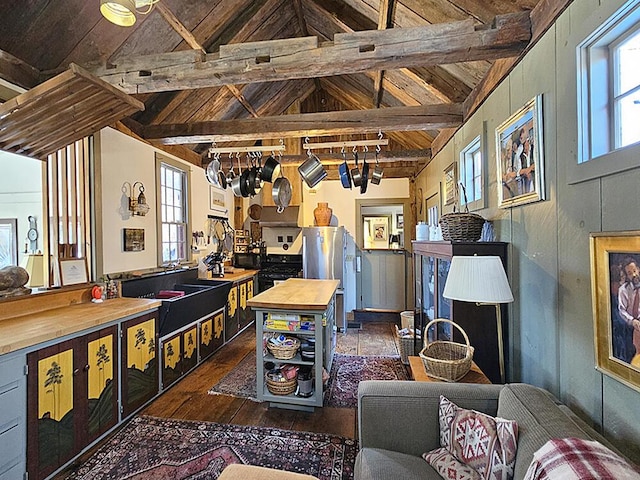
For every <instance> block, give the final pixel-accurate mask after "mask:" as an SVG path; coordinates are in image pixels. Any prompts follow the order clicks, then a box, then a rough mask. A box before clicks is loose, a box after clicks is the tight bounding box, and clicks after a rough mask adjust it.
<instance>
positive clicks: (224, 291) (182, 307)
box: [122, 269, 232, 337]
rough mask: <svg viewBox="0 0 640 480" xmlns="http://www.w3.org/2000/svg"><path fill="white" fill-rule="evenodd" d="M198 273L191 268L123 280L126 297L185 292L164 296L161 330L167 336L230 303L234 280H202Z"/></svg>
mask: <svg viewBox="0 0 640 480" xmlns="http://www.w3.org/2000/svg"><path fill="white" fill-rule="evenodd" d="M197 276H198V271H197V269H191V270H185V271H179V272H178V271H177V272H167V273H161V274H157V275H149V276H146V277H141V278H136V279H132V280H126V281H123V282H122V296H123V297H137V298H156V297H157V295H158V293H159V292H160V291H163V290H165V291H166V290H172V291H179V292H184V295H181V296H175V297H172V298H162V299H161V301H162V304H161V306H160V320H159V325H158V331H159V335H160V337H163V336H165V335H168V334H170V333H172V332H174V331H176V330H179V329H180V328H182V327H185V326H187V325H189V324H191V323H193V322H195V321H196V320H200V319H201V318H205V317H207V316H209V315H211V314H212V313H213V312H216V311H218V310H220V309H221V308H223V307H224V306H225V305H226V303H227V296H228V295H229V291H230V290H231V286H232V282H229V281H224V280H213V281H209V280H200V279H198V278H197ZM201 282H206V283H201Z"/></svg>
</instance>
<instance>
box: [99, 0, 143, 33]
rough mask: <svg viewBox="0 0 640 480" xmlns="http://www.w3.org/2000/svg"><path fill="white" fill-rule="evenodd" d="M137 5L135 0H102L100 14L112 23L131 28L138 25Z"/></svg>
mask: <svg viewBox="0 0 640 480" xmlns="http://www.w3.org/2000/svg"><path fill="white" fill-rule="evenodd" d="M135 11H136V4H135V2H134V1H133V0H100V13H102V16H103V17H104V18H106V19H107V20H109V21H110V22H111V23H115V24H116V25H120V26H121V27H130V26H131V25H133V24H134V23H136V14H135Z"/></svg>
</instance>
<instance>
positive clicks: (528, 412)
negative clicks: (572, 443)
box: [354, 380, 619, 480]
mask: <svg viewBox="0 0 640 480" xmlns="http://www.w3.org/2000/svg"><path fill="white" fill-rule="evenodd" d="M440 395H444V396H445V397H447V398H448V399H449V400H451V401H452V402H454V403H456V404H457V405H458V406H460V407H462V408H468V409H473V410H478V411H480V412H484V413H487V414H489V415H492V416H498V417H502V418H506V419H509V420H515V421H517V422H518V453H517V456H516V465H515V472H514V479H516V480H520V479H522V478H523V477H524V475H525V473H526V471H527V468H528V467H529V464H530V463H531V460H532V458H533V453H534V452H535V451H536V450H538V448H540V447H541V446H542V445H543V444H544V443H546V441H547V440H549V439H551V438H562V437H578V438H583V439H592V440H598V441H600V442H601V443H603V444H604V445H606V446H607V447H609V448H611V449H612V450H614V451H616V449H615V448H613V447H612V446H611V444H610V443H609V442H607V441H606V440H605V439H604V438H603V437H602V436H601V435H599V434H598V433H597V432H596V431H595V430H593V429H592V428H591V427H589V426H588V425H587V424H586V423H584V422H583V421H582V420H580V419H579V418H578V417H577V416H576V415H575V414H573V413H572V412H571V411H570V410H569V408H568V407H566V406H565V405H562V404H561V403H559V402H558V400H557V399H556V398H555V397H553V396H552V395H551V394H550V393H549V392H547V391H546V390H542V389H540V388H537V387H534V386H531V385H526V384H508V385H475V384H461V383H439V382H438V383H436V382H412V381H388V380H386V381H376V380H370V381H364V382H360V385H359V387H358V434H359V442H360V452H359V453H358V456H357V458H356V465H355V475H354V479H355V480H389V479H395V480H400V479H402V480H412V479H421V480H425V479H441V478H442V477H440V475H438V473H436V471H435V470H434V469H433V468H431V466H430V465H429V464H428V463H427V462H426V461H425V460H423V459H422V458H421V457H420V455H421V454H422V453H424V452H427V451H429V450H433V449H434V448H438V447H439V446H440V438H439V424H438V403H439V399H440ZM616 452H617V451H616ZM617 453H619V452H617Z"/></svg>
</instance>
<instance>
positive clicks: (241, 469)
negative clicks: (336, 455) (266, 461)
mask: <svg viewBox="0 0 640 480" xmlns="http://www.w3.org/2000/svg"><path fill="white" fill-rule="evenodd" d="M218 480H318V478H317V477H312V476H311V475H303V474H301V473H293V472H285V471H284V470H275V469H273V468H265V467H256V466H253V465H242V464H239V463H232V464H231V465H227V467H226V468H225V469H224V470H223V471H222V474H221V475H220V476H219V477H218Z"/></svg>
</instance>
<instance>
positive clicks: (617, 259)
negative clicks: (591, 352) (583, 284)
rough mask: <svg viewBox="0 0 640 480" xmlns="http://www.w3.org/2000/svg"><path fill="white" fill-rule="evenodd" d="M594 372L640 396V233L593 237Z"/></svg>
mask: <svg viewBox="0 0 640 480" xmlns="http://www.w3.org/2000/svg"><path fill="white" fill-rule="evenodd" d="M590 246H591V295H592V304H593V319H594V334H595V336H594V339H595V342H594V343H595V350H596V368H597V369H598V370H600V371H602V372H603V373H605V374H607V375H609V376H611V377H613V378H615V379H617V380H619V381H620V382H623V383H625V384H626V385H629V386H630V387H632V388H635V389H636V390H639V391H640V321H639V320H637V319H638V318H639V317H640V288H638V287H640V231H634V232H612V233H606V232H603V233H592V234H591V237H590Z"/></svg>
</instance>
